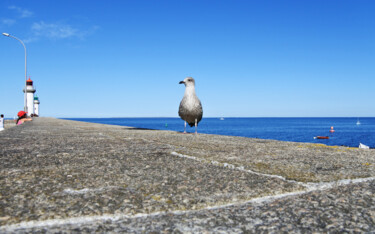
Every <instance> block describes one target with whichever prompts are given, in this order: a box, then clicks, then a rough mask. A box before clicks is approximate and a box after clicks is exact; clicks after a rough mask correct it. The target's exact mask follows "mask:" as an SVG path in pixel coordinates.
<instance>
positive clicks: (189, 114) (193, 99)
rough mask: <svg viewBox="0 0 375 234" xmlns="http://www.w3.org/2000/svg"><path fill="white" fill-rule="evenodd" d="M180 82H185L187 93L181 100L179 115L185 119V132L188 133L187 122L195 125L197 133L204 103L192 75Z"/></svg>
mask: <svg viewBox="0 0 375 234" xmlns="http://www.w3.org/2000/svg"><path fill="white" fill-rule="evenodd" d="M180 84H185V94H184V97H183V98H182V100H181V102H180V108H179V109H178V115H179V116H180V117H181V119H183V120H184V121H185V127H184V133H186V122H187V123H188V124H189V125H190V127H193V126H195V134H197V128H198V123H199V121H201V119H202V116H203V109H202V104H201V101H200V100H199V98H198V97H197V95H196V94H195V80H194V79H193V78H192V77H186V78H185V79H184V80H183V81H180Z"/></svg>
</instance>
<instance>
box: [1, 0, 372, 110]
mask: <svg viewBox="0 0 375 234" xmlns="http://www.w3.org/2000/svg"><path fill="white" fill-rule="evenodd" d="M374 12H375V1H373V0H352V1H348V0H329V1H327V0H303V1H301V0H295V1H288V0H285V1H283V0H273V1H271V0H265V1H251V0H226V1H221V0H170V1H164V0H152V1H151V0H149V1H141V0H140V1H134V0H132V1H130V0H110V1H104V0H103V1H93V0H56V1H51V0H32V1H25V0H2V1H0V33H3V32H6V33H9V34H11V35H14V36H16V37H18V38H19V39H21V40H23V41H24V42H25V45H26V47H27V55H28V60H27V63H28V75H30V76H31V79H32V80H33V81H34V85H35V86H36V90H37V91H36V95H37V96H38V97H39V99H40V102H41V104H40V112H41V115H42V116H51V117H178V114H177V112H178V105H179V102H180V100H181V98H182V96H183V93H184V86H183V85H179V84H178V82H179V81H181V80H183V79H184V78H185V77H187V76H192V77H194V78H195V80H196V92H197V94H198V97H199V98H200V99H201V102H202V105H203V110H204V116H205V117H218V116H224V117H229V116H233V117H326V116H333V117H336V116H337V117H341V116H342V117H358V116H359V117H361V116H372V117H373V116H375V13H374ZM0 51H1V53H0V113H3V114H5V116H6V117H14V116H15V115H16V113H17V112H18V111H19V110H22V109H23V102H24V96H23V92H22V89H23V87H24V50H23V47H22V45H21V44H20V43H19V42H18V41H16V40H15V39H12V38H8V37H5V36H2V35H0Z"/></svg>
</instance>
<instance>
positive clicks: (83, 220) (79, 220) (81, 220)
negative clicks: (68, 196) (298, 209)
mask: <svg viewBox="0 0 375 234" xmlns="http://www.w3.org/2000/svg"><path fill="white" fill-rule="evenodd" d="M372 180H375V177H368V178H360V179H345V180H339V181H335V182H328V183H315V184H313V185H311V187H310V188H309V189H307V190H304V191H296V192H290V193H283V194H277V195H271V196H264V197H258V198H253V199H250V200H248V201H242V202H238V203H228V204H224V205H218V206H208V207H205V208H202V209H197V210H174V211H168V212H154V213H150V214H144V213H139V214H135V215H125V214H113V215H111V214H108V215H96V216H81V217H73V218H66V219H50V220H43V221H29V222H21V223H17V224H11V225H5V226H2V227H0V231H1V232H14V231H17V230H22V229H32V228H40V227H51V226H62V225H75V224H87V223H93V222H97V221H106V220H111V221H118V220H121V219H136V218H148V217H155V216H158V215H166V214H174V215H183V214H187V213H194V212H199V211H205V210H215V209H222V208H227V207H231V206H241V205H246V204H254V205H259V204H263V203H269V202H272V201H275V200H277V199H282V198H287V197H293V196H298V195H303V194H307V193H309V192H312V191H324V190H328V189H331V188H334V187H337V186H344V185H348V184H358V183H363V182H368V181H372Z"/></svg>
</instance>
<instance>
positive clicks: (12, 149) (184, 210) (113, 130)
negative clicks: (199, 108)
mask: <svg viewBox="0 0 375 234" xmlns="http://www.w3.org/2000/svg"><path fill="white" fill-rule="evenodd" d="M0 158H1V162H2V163H1V166H0V187H1V191H0V225H1V227H0V233H11V232H12V233H14V232H16V233H28V232H42V233H45V232H47V233H56V232H68V233H69V232H72V233H82V232H90V233H91V232H113V233H118V232H126V233H142V232H146V233H149V232H167V233H170V232H172V233H180V232H182V233H206V232H208V233H211V232H214V233H227V232H236V233H243V232H246V233H255V232H262V231H263V232H275V233H277V232H282V231H284V232H296V233H301V232H303V233H304V232H375V195H374V194H375V193H374V192H375V151H374V150H363V149H355V148H347V147H332V146H325V145H318V144H307V143H293V142H281V141H272V140H261V139H251V138H241V137H229V136H218V135H205V134H200V135H198V136H196V135H193V134H182V133H179V132H172V131H157V130H147V129H137V128H128V127H122V126H113V125H102V124H93V123H85V122H77V121H68V120H59V119H53V118H35V119H34V120H33V121H32V122H26V123H24V124H22V125H20V126H15V127H11V128H6V129H5V130H4V131H2V132H0Z"/></svg>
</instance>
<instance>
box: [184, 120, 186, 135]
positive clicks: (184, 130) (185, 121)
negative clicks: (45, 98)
mask: <svg viewBox="0 0 375 234" xmlns="http://www.w3.org/2000/svg"><path fill="white" fill-rule="evenodd" d="M184 133H186V121H185V127H184Z"/></svg>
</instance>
